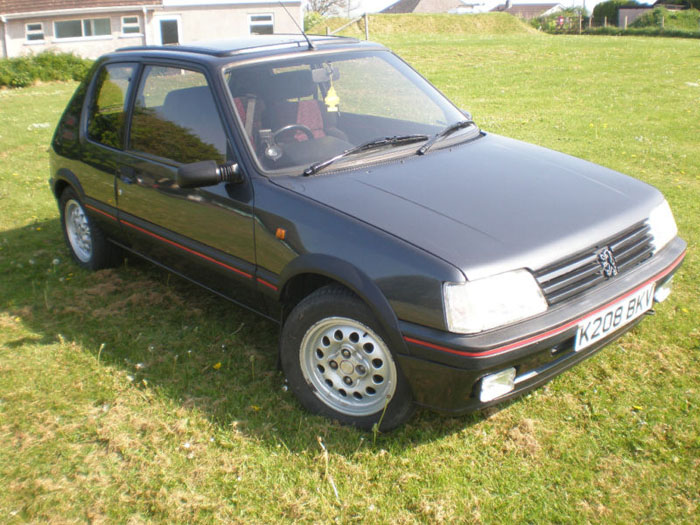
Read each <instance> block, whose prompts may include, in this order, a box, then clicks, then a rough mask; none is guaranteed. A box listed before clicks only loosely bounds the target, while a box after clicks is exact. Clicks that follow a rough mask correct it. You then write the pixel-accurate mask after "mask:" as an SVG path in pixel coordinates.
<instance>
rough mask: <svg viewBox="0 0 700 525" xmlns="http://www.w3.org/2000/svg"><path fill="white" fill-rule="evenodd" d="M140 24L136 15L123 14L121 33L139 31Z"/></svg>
mask: <svg viewBox="0 0 700 525" xmlns="http://www.w3.org/2000/svg"><path fill="white" fill-rule="evenodd" d="M140 32H141V26H140V25H139V17H138V16H123V17H122V34H123V35H127V34H134V33H140Z"/></svg>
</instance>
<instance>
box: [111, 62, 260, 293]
mask: <svg viewBox="0 0 700 525" xmlns="http://www.w3.org/2000/svg"><path fill="white" fill-rule="evenodd" d="M132 98H133V100H134V102H133V109H132V111H131V112H130V114H131V118H130V123H129V126H128V140H127V145H126V153H125V157H124V159H123V160H124V161H123V162H122V163H121V165H120V166H119V168H118V170H119V173H118V179H117V195H118V197H117V198H118V206H119V219H120V222H121V224H122V225H123V226H124V227H125V228H126V229H127V230H128V231H129V237H130V240H131V243H132V247H133V248H134V249H135V250H136V251H138V252H140V253H141V254H143V255H145V256H147V257H149V258H150V259H152V260H153V261H155V262H157V263H159V264H162V265H164V266H166V267H168V268H170V269H171V270H174V271H176V272H178V273H180V274H182V275H184V276H186V277H188V278H190V279H192V280H195V281H197V282H198V283H200V284H202V285H204V286H206V287H208V288H210V289H212V290H214V291H216V292H218V293H221V294H224V295H225V296H227V297H229V298H231V299H233V300H234V301H236V302H239V303H241V304H244V305H247V306H253V307H257V306H258V305H259V304H260V301H259V295H258V293H257V292H256V291H255V279H254V275H255V246H254V240H253V215H252V213H253V193H252V187H251V185H250V183H249V182H248V181H247V180H246V181H245V182H243V183H241V184H232V183H223V182H222V183H220V184H218V185H215V186H210V187H204V188H193V189H183V188H180V187H179V186H178V185H177V183H176V175H177V168H178V166H180V165H182V164H186V163H191V162H198V161H204V160H215V161H216V162H217V164H219V165H221V164H227V163H229V164H230V163H234V162H236V155H235V153H234V151H233V149H232V147H231V141H230V140H229V138H228V136H227V133H226V131H225V128H224V125H223V123H222V120H221V118H220V114H219V110H218V107H217V105H216V102H215V99H214V96H213V94H212V90H211V87H210V85H209V82H208V81H207V76H206V74H205V72H204V71H203V70H198V69H195V68H192V69H184V68H181V67H179V66H170V65H159V64H144V67H143V69H142V72H141V75H140V78H139V82H138V86H137V87H136V92H135V94H134V96H133V97H132Z"/></svg>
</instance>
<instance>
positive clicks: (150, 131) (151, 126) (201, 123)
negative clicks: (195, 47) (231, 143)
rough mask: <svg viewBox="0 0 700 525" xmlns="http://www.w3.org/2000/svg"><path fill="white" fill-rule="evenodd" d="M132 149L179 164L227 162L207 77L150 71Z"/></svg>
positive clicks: (159, 69) (140, 100) (145, 79)
mask: <svg viewBox="0 0 700 525" xmlns="http://www.w3.org/2000/svg"><path fill="white" fill-rule="evenodd" d="M130 130H131V131H130V134H131V135H130V139H129V140H130V141H129V149H131V150H133V151H137V152H142V153H148V154H151V155H155V156H158V157H163V158H166V159H171V160H173V161H175V162H179V163H183V164H186V163H190V162H198V161H202V160H215V161H216V162H218V163H220V164H221V163H223V162H225V159H226V152H227V139H226V133H225V132H224V127H223V125H222V124H221V119H220V117H219V113H218V111H217V110H216V105H215V104H214V97H213V95H212V92H211V89H210V87H209V85H208V84H207V80H206V77H205V76H204V75H203V74H202V73H199V72H196V71H190V70H187V69H179V68H172V67H163V66H147V67H146V68H145V70H144V74H143V75H142V77H141V82H140V84H139V88H138V92H137V93H136V102H135V104H134V111H133V116H132V120H131V127H130Z"/></svg>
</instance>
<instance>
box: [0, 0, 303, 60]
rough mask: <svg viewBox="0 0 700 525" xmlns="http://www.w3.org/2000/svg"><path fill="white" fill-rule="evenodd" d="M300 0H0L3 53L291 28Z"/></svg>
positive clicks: (96, 48) (92, 53)
mask: <svg viewBox="0 0 700 525" xmlns="http://www.w3.org/2000/svg"><path fill="white" fill-rule="evenodd" d="M280 2H282V3H284V5H285V7H287V9H288V10H289V12H290V13H291V16H292V17H294V18H295V19H296V21H297V23H298V24H300V25H301V24H302V23H303V21H302V11H301V0H280V1H278V0H255V1H251V0H206V1H205V2H201V1H200V2H198V1H197V0H82V1H80V0H3V1H2V3H0V49H1V50H2V53H1V54H0V56H2V57H16V56H21V55H27V54H32V53H39V52H41V51H44V50H47V49H51V50H55V51H66V52H74V53H76V54H78V55H81V56H83V57H87V58H95V57H98V56H100V55H102V54H104V53H107V52H110V51H114V50H115V49H118V48H120V47H127V46H138V45H161V44H163V45H177V44H184V43H189V42H195V41H197V40H217V39H226V38H234V37H240V36H247V35H251V34H270V33H296V32H298V31H299V30H298V29H297V27H296V25H295V24H294V21H293V20H292V18H291V17H290V16H289V15H288V14H287V13H286V12H285V10H284V7H282V5H281V3H280Z"/></svg>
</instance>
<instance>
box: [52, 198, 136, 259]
mask: <svg viewBox="0 0 700 525" xmlns="http://www.w3.org/2000/svg"><path fill="white" fill-rule="evenodd" d="M58 207H59V210H60V212H61V227H62V228H63V237H64V239H65V240H66V244H67V245H68V249H69V250H70V253H71V256H72V257H73V260H75V262H76V263H78V265H79V266H82V267H83V268H85V269H87V270H100V269H102V268H109V267H112V266H117V265H119V263H120V262H121V260H122V253H121V250H120V249H119V248H118V247H117V246H115V245H113V244H112V243H110V242H108V241H107V239H106V238H105V235H104V233H103V232H102V230H100V228H99V226H97V225H96V224H95V222H94V221H93V220H92V219H91V218H90V216H89V215H88V214H87V213H86V212H85V207H84V206H83V203H82V202H80V199H79V198H78V196H77V195H76V193H75V191H74V190H73V189H72V188H66V189H65V190H64V191H63V193H62V194H61V197H60V199H59V201H58Z"/></svg>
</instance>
